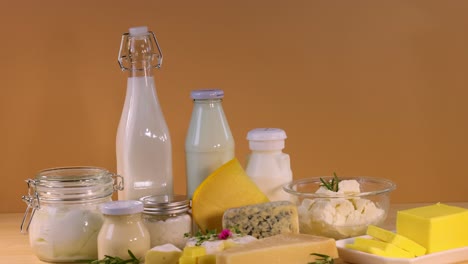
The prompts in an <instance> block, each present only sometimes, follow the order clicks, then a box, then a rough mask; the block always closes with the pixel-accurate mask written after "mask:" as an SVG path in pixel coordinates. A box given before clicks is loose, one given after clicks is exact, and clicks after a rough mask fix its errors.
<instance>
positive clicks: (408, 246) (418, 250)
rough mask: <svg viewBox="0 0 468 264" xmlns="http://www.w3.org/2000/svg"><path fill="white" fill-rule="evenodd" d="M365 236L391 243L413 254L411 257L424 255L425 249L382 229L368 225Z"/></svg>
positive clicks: (403, 237)
mask: <svg viewBox="0 0 468 264" xmlns="http://www.w3.org/2000/svg"><path fill="white" fill-rule="evenodd" d="M367 234H368V235H369V236H371V237H373V238H376V239H379V240H382V241H384V242H387V243H391V244H393V245H395V246H397V247H399V248H401V249H404V250H406V251H408V252H410V253H411V254H413V256H416V257H418V256H422V255H424V254H426V248H425V247H423V246H421V245H419V244H418V243H416V242H414V241H413V240H411V239H409V238H407V237H405V236H402V235H399V234H396V233H393V232H391V231H388V230H385V229H383V228H380V227H377V226H373V225H370V226H368V227H367Z"/></svg>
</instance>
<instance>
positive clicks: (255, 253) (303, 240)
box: [216, 234, 338, 264]
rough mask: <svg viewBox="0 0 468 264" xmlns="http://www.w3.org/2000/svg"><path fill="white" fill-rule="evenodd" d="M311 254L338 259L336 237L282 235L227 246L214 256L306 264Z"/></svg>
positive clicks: (242, 263) (236, 262)
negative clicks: (227, 247)
mask: <svg viewBox="0 0 468 264" xmlns="http://www.w3.org/2000/svg"><path fill="white" fill-rule="evenodd" d="M311 253H320V254H324V255H328V256H330V257H332V258H338V251H337V249H336V244H335V240H334V239H332V238H325V237H318V236H313V235H306V234H281V235H276V236H271V237H267V238H264V239H259V240H256V241H252V242H250V243H248V244H244V245H238V246H235V247H231V248H229V249H226V250H224V251H222V252H220V253H218V254H217V256H216V263H217V264H250V263H281V264H297V263H309V262H313V261H315V260H316V259H317V257H316V256H313V255H310V254H311Z"/></svg>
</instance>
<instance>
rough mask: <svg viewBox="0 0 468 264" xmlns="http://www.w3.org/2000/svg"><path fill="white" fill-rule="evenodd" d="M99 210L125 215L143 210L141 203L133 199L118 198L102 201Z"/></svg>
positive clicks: (107, 213)
mask: <svg viewBox="0 0 468 264" xmlns="http://www.w3.org/2000/svg"><path fill="white" fill-rule="evenodd" d="M100 209H101V212H102V213H103V214H106V215H126V214H137V213H141V212H143V203H142V202H140V201H133V200H120V201H111V202H107V203H103V204H101V206H100Z"/></svg>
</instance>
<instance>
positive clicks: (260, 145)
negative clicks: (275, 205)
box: [245, 128, 292, 201]
mask: <svg viewBox="0 0 468 264" xmlns="http://www.w3.org/2000/svg"><path fill="white" fill-rule="evenodd" d="M285 139H286V132H285V131H284V130H282V129H279V128H256V129H253V130H251V131H249V132H248V134H247V140H249V148H250V150H251V151H252V152H251V154H250V155H249V156H248V158H247V166H246V170H245V171H246V173H247V175H248V176H249V177H250V178H251V179H252V180H253V181H254V182H255V184H257V186H258V188H260V190H261V191H263V193H264V194H265V195H266V196H267V197H268V199H270V201H284V200H289V196H288V194H287V193H286V192H285V191H283V189H282V187H283V185H284V184H287V183H289V182H290V181H292V171H291V165H290V158H289V155H288V154H286V153H283V151H282V150H283V149H284V140H285Z"/></svg>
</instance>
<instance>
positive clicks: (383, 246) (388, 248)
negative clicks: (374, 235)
mask: <svg viewBox="0 0 468 264" xmlns="http://www.w3.org/2000/svg"><path fill="white" fill-rule="evenodd" d="M352 245H353V244H347V245H346V247H348V248H354V249H357V250H360V251H364V252H367V253H371V254H375V255H379V256H384V257H391V258H413V257H414V254H412V253H410V252H408V251H406V250H403V249H401V248H399V247H397V246H395V245H393V244H390V243H387V242H383V241H380V240H376V239H368V238H362V237H357V238H356V239H355V240H354V247H353V246H352Z"/></svg>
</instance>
